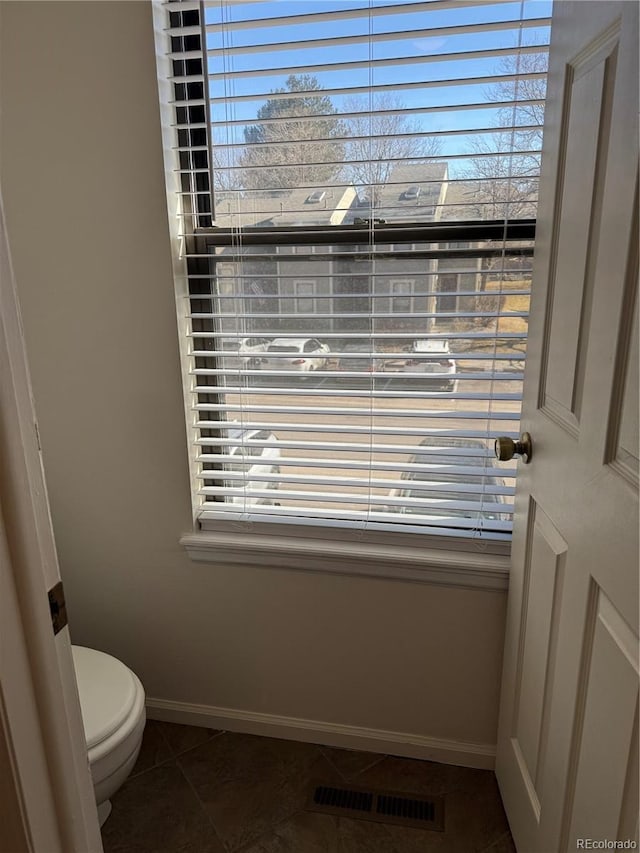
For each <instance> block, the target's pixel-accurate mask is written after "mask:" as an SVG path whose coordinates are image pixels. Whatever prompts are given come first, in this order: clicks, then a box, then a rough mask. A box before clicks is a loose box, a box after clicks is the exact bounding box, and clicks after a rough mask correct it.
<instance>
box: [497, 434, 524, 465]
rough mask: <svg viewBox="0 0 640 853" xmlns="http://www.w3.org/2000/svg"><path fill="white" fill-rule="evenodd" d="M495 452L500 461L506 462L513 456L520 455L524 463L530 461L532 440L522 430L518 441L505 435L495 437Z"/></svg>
mask: <svg viewBox="0 0 640 853" xmlns="http://www.w3.org/2000/svg"><path fill="white" fill-rule="evenodd" d="M494 449H495V454H496V457H497V458H498V459H499V460H500V461H501V462H508V461H509V459H513V457H514V456H521V457H522V461H523V462H524V463H525V465H528V464H529V462H531V457H532V456H533V442H532V441H531V436H530V435H529V433H528V432H523V433H522V435H521V436H520V441H514V440H513V439H512V438H508V437H507V436H506V435H501V436H500V437H499V438H496V443H495V448H494Z"/></svg>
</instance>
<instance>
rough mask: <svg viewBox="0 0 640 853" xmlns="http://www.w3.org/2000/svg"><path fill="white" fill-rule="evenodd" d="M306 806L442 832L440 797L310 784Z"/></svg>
mask: <svg viewBox="0 0 640 853" xmlns="http://www.w3.org/2000/svg"><path fill="white" fill-rule="evenodd" d="M306 808H307V810H308V811H313V812H322V813H323V814H333V815H342V816H343V817H354V818H360V819H362V820H375V821H378V823H393V824H398V825H399V826H412V827H416V828H420V829H432V830H435V831H436V832H444V797H437V796H436V797H433V796H429V797H421V796H416V795H415V794H407V793H400V792H394V791H377V790H375V789H372V788H354V787H351V786H350V787H348V788H347V787H345V788H342V787H341V788H336V787H332V786H330V785H322V784H318V783H315V784H313V785H312V786H311V790H310V796H309V799H308V802H307V806H306Z"/></svg>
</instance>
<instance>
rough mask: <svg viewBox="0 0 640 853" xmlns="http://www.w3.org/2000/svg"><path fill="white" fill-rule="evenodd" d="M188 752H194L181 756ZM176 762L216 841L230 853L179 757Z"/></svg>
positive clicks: (202, 744) (203, 744) (175, 759)
mask: <svg viewBox="0 0 640 853" xmlns="http://www.w3.org/2000/svg"><path fill="white" fill-rule="evenodd" d="M219 734H224V732H219ZM214 737H215V736H214ZM212 740H213V738H210V739H209V740H208V741H205V743H201V744H200V746H206V744H208V743H210V742H211V741H212ZM193 749H198V747H197V746H196V747H194V748H193ZM187 752H192V750H190V749H188V750H186V751H185V752H183V753H181V755H186V753H187ZM174 761H175V763H176V767H177V768H178V770H179V771H180V775H181V776H182V778H183V779H184V780H185V782H186V783H187V785H188V786H189V790H190V791H191V793H192V794H193V796H194V797H195V799H196V802H197V804H198V806H199V807H200V811H201V812H202V813H203V815H204V816H205V819H206V821H207V823H208V824H209V826H210V827H211V828H212V829H213V834H214V835H215V837H216V840H217V841H218V843H219V844H220V847H221V848H222V849H223V850H227V851H229V847H228V846H227V844H225V842H224V841H223V840H222V838H221V837H220V834H219V833H218V828H217V826H216V825H215V823H214V821H213V818H212V817H211V815H210V814H209V812H208V810H207V809H206V808H205V806H204V803H203V802H202V800H201V799H200V797H199V796H198V792H197V791H196V789H195V787H194V785H193V784H192V783H191V780H190V779H189V777H188V776H187V774H186V773H185V772H184V769H183V768H182V765H181V764H180V761H179V759H178V757H176V758H174Z"/></svg>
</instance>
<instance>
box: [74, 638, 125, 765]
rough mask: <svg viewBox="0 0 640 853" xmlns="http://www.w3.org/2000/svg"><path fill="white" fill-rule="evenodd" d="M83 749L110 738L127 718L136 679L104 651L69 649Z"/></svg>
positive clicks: (80, 648)
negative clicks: (77, 695)
mask: <svg viewBox="0 0 640 853" xmlns="http://www.w3.org/2000/svg"><path fill="white" fill-rule="evenodd" d="M71 651H72V652H73V663H74V666H75V671H76V680H77V682H78V693H79V694H80V708H81V711H82V722H83V724H84V736H85V740H86V742H87V747H88V748H89V749H91V747H93V746H96V744H98V743H100V742H101V741H103V740H105V738H108V737H110V736H111V735H112V734H113V733H114V732H115V731H117V729H119V728H120V726H121V725H122V724H123V723H124V721H125V720H126V719H127V717H128V716H129V714H130V713H131V710H132V708H133V706H134V703H135V699H136V694H137V691H138V688H137V684H136V679H135V677H134V675H133V673H132V672H131V670H130V669H128V668H127V667H126V666H125V665H124V664H123V663H122V662H121V661H119V660H117V659H116V658H114V657H111V655H107V654H105V653H104V652H98V651H96V650H95V649H87V648H85V647H84V646H72V647H71Z"/></svg>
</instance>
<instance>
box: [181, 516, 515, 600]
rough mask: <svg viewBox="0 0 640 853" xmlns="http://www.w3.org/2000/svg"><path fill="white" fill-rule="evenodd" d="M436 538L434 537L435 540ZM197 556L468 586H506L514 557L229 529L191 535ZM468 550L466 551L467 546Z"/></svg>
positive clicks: (188, 541) (486, 548) (497, 551)
mask: <svg viewBox="0 0 640 853" xmlns="http://www.w3.org/2000/svg"><path fill="white" fill-rule="evenodd" d="M432 542H433V540H432ZM180 544H181V545H183V546H184V548H185V549H186V551H187V553H188V555H189V557H190V558H191V559H192V560H195V561H197V562H203V563H223V564H225V565H244V566H257V567H262V568H284V569H293V570H297V571H309V572H323V573H329V574H340V575H351V576H365V577H373V578H382V579H386V580H403V581H413V582H418V583H428V584H435V585H437V586H453V587H458V588H462V589H485V590H493V591H505V590H507V589H508V586H509V566H510V557H509V553H508V551H507V550H506V549H505V548H504V546H502V547H500V546H499V545H497V546H494V545H492V544H491V543H489V544H487V545H484V544H483V545H477V544H470V543H469V542H465V543H464V544H463V545H462V546H461V547H459V546H458V543H454V542H450V543H438V547H433V545H432V544H428V543H421V544H420V545H419V546H418V545H416V544H411V545H406V544H397V543H391V542H387V543H386V544H384V543H382V542H380V541H379V540H378V541H373V542H371V541H369V542H367V541H362V540H360V541H353V540H351V541H347V540H346V538H343V539H338V538H331V539H329V538H322V537H321V536H306V535H301V533H300V532H297V535H281V534H271V533H257V532H251V533H247V532H246V531H237V530H235V531H234V530H229V529H226V530H225V529H221V530H211V529H209V530H206V531H199V532H195V533H188V534H185V535H184V536H183V537H182V538H181V539H180ZM463 549H464V550H463Z"/></svg>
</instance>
